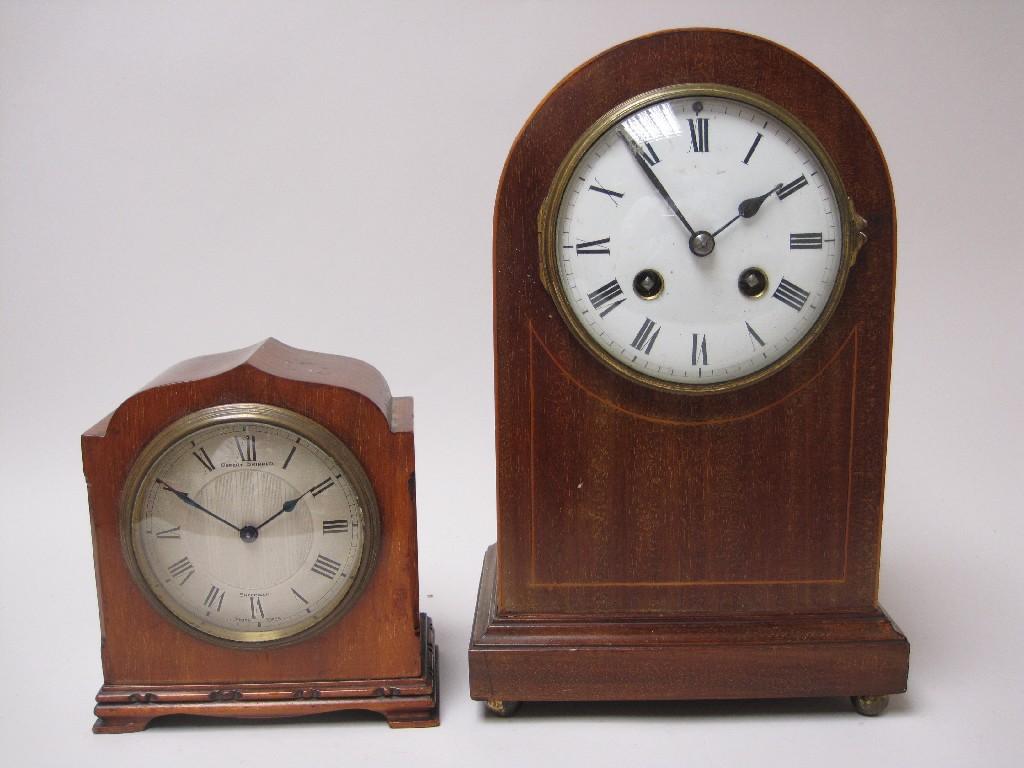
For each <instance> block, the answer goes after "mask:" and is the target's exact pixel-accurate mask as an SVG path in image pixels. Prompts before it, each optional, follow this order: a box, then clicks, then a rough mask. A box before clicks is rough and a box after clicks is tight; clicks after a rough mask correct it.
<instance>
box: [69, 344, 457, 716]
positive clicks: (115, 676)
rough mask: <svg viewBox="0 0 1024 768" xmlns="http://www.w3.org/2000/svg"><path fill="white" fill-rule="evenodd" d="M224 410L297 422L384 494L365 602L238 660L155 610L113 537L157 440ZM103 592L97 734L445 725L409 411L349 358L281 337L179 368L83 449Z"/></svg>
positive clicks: (407, 401)
mask: <svg viewBox="0 0 1024 768" xmlns="http://www.w3.org/2000/svg"><path fill="white" fill-rule="evenodd" d="M229 403H265V404H271V405H277V406H280V407H282V408H286V409H289V410H291V411H294V412H296V413H299V414H301V415H303V416H306V417H308V418H310V419H312V420H313V421H315V422H317V423H319V424H321V425H323V426H324V427H326V428H327V429H328V430H329V431H331V432H333V433H334V434H335V435H337V436H338V437H339V438H340V439H341V440H342V441H343V442H344V443H345V444H346V445H347V446H348V447H349V448H350V449H351V451H352V452H353V453H354V454H355V456H356V458H357V459H358V460H359V462H360V463H361V464H362V466H363V468H364V469H365V471H366V474H367V476H368V478H369V480H370V484H371V485H372V488H373V491H374V493H375V495H376V498H377V501H378V505H379V512H380V528H381V539H380V548H379V551H378V555H377V563H376V566H375V568H374V570H373V572H372V574H371V575H370V577H369V581H368V583H367V584H366V587H365V590H364V591H363V593H362V594H361V595H360V596H359V598H358V600H357V601H356V602H355V604H354V605H353V606H352V608H351V610H350V611H348V612H347V613H345V614H344V615H343V616H342V617H341V618H340V619H339V620H337V621H335V622H334V623H332V624H330V625H329V626H328V627H326V628H325V629H324V630H323V631H321V632H319V633H318V634H315V635H313V636H312V637H308V638H306V639H304V640H301V641H299V642H295V643H293V644H290V645H282V646H279V647H273V648H239V647H228V646H225V645H218V644H213V643H210V642H208V641H205V640H203V639H201V638H200V637H199V636H197V635H195V634H191V633H189V632H186V631H184V630H183V629H181V628H179V627H177V626H175V625H174V624H172V623H171V622H170V621H168V620H167V618H165V616H164V615H162V614H161V613H160V612H158V610H156V609H155V608H154V606H153V605H152V604H151V603H150V601H149V600H147V598H146V596H145V595H144V593H143V591H142V589H141V588H140V586H139V584H138V583H137V582H136V581H135V579H134V578H133V576H132V573H131V572H130V570H129V567H128V566H127V564H126V560H125V556H124V554H123V549H122V540H121V533H120V530H119V510H120V508H121V504H122V495H123V493H124V485H125V480H126V477H127V475H128V472H129V470H130V469H131V467H132V465H133V463H134V461H135V459H136V457H137V456H138V455H139V453H140V451H142V449H143V448H144V446H146V444H147V443H148V442H149V441H151V440H152V439H153V437H154V436H155V435H157V433H159V432H160V431H161V430H162V429H164V428H165V427H167V426H168V425H169V424H171V423H172V422H174V421H176V420H177V419H179V418H180V417H182V416H185V415H186V414H189V413H192V412H195V411H198V410H200V409H203V408H207V407H210V406H216V405H223V404H229ZM82 454H83V462H84V467H85V475H86V481H87V484H88V490H89V508H90V514H91V518H92V532H93V547H94V556H95V565H96V582H97V588H98V593H99V607H100V625H101V631H102V659H103V677H104V684H103V687H102V688H101V689H100V691H99V694H98V695H97V697H96V700H97V702H98V705H97V707H96V714H97V716H98V717H99V719H98V720H97V722H96V725H95V727H94V730H95V731H97V732H123V731H132V730H140V729H142V728H144V727H145V726H146V725H147V724H148V722H149V721H150V720H151V719H153V718H155V717H160V716H163V715H174V714H197V715H213V716H222V717H287V716H294V715H304V714H312V713H317V712H330V711H335V710H341V709H371V710H374V711H377V712H381V713H382V714H384V715H385V716H386V717H387V719H388V722H389V724H391V725H392V726H409V725H413V726H420V725H436V724H437V722H438V713H437V685H436V680H437V656H436V649H435V647H434V643H433V637H432V634H433V631H432V628H431V623H430V620H429V618H427V616H426V615H425V614H420V613H419V608H418V606H419V586H418V575H417V553H416V509H415V481H414V474H413V472H414V457H413V432H412V399H411V398H392V396H391V394H390V391H389V390H388V386H387V382H385V380H384V379H383V377H382V376H381V375H380V374H379V373H378V372H377V371H376V370H375V369H373V368H372V367H370V366H369V365H367V364H365V363H363V362H360V361H359V360H354V359H351V358H345V357H338V356H334V355H326V354H318V353H313V352H305V351H303V350H298V349H293V348H291V347H288V346H286V345H284V344H281V343H280V342H277V341H275V340H274V339H268V340H267V341H265V342H263V343H261V344H257V345H256V346H254V347H250V348H248V349H243V350H239V351H236V352H228V353H224V354H218V355H210V356H207V357H200V358H196V359H194V360H189V361H187V362H185V363H182V364H180V365H177V366H175V367H173V368H171V369H170V370H168V371H167V372H165V373H164V374H162V375H161V376H160V377H159V378H158V379H156V380H155V381H153V382H152V383H150V384H149V385H148V386H147V387H146V388H145V389H143V390H142V391H140V392H138V393H137V394H135V395H133V396H132V397H131V398H129V399H128V400H126V401H125V402H124V403H123V404H122V405H121V406H120V407H118V409H117V410H116V411H114V412H113V413H112V414H111V415H109V416H108V417H107V418H106V419H104V420H103V421H101V422H100V423H99V424H97V425H96V426H95V427H93V428H92V429H90V430H89V431H88V432H86V433H85V434H84V435H83V436H82Z"/></svg>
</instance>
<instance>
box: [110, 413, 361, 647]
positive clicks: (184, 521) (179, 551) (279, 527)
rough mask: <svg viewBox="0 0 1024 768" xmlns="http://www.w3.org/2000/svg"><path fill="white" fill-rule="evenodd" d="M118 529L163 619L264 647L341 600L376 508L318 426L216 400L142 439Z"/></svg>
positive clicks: (357, 579)
mask: <svg viewBox="0 0 1024 768" xmlns="http://www.w3.org/2000/svg"><path fill="white" fill-rule="evenodd" d="M123 535H124V541H125V543H126V548H127V550H128V555H129V562H131V563H133V564H134V569H135V571H136V574H137V576H138V577H139V580H140V582H141V583H142V584H143V585H144V587H145V589H146V591H147V593H148V594H149V595H150V596H151V597H152V598H153V600H154V601H155V602H156V603H157V604H158V606H159V607H161V608H162V609H164V610H165V611H166V612H168V613H169V614H170V615H171V616H173V617H174V618H175V619H176V620H177V621H179V622H180V623H181V624H183V625H185V626H186V627H187V628H188V629H189V630H191V631H195V632H200V633H203V634H204V635H206V636H210V637H212V638H216V639H219V640H222V641H227V642H233V643H243V644H245V643H249V644H253V643H257V644H265V643H268V642H275V641H277V642H280V641H285V640H290V639H295V638H298V637H299V636H302V635H304V634H305V633H308V632H311V631H313V630H315V629H317V628H319V627H322V626H324V625H325V624H326V623H329V622H330V621H332V620H333V619H335V618H337V617H338V616H339V615H340V614H341V613H343V612H344V610H345V608H346V607H347V606H348V605H350V604H351V603H352V601H353V599H354V598H355V597H356V596H357V595H358V592H359V589H360V587H361V586H362V584H363V583H364V582H365V579H366V576H367V574H368V572H369V570H370V568H371V566H372V564H373V559H374V553H375V550H376V544H377V512H376V502H375V500H374V497H373V493H372V491H371V490H370V486H369V483H368V481H367V480H366V477H365V474H364V473H363V470H362V468H361V467H360V465H359V464H358V462H357V461H356V460H355V458H354V457H353V456H352V454H351V453H350V451H349V450H348V448H347V447H346V446H344V445H343V444H342V443H341V442H340V441H339V440H338V439H337V438H336V437H334V436H333V435H331V434H330V433H328V432H327V431H326V430H324V429H323V428H322V427H320V426H318V425H317V424H315V423H313V422H311V421H309V420H308V419H305V418H303V417H301V416H299V415H298V414H295V413H292V412H290V411H287V410H284V409H281V408H273V407H270V406H261V405H245V404H240V405H233V406H222V407H215V408H210V409H206V410H204V411H200V412H197V413H195V414H192V415H190V416H189V417H188V418H187V419H185V420H183V421H180V422H178V423H176V424H174V425H172V426H171V427H169V428H168V429H167V430H165V431H164V432H163V433H162V434H161V435H160V436H158V437H157V439H156V440H154V441H153V443H151V444H150V446H149V447H148V448H147V450H146V452H145V453H144V454H143V456H142V457H141V458H140V459H139V461H138V462H137V463H136V466H135V470H134V471H133V475H132V477H131V479H130V482H129V492H128V495H127V498H126V502H125V508H124V513H123Z"/></svg>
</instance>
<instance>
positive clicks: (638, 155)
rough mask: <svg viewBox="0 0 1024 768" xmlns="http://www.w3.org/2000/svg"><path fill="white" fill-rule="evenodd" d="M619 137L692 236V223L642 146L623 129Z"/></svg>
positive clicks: (620, 130)
mask: <svg viewBox="0 0 1024 768" xmlns="http://www.w3.org/2000/svg"><path fill="white" fill-rule="evenodd" d="M619 136H621V137H622V140H623V141H624V142H626V146H627V147H629V152H630V154H631V155H633V159H634V160H636V162H637V164H638V165H639V166H640V169H641V170H642V171H643V172H644V175H645V176H647V178H648V179H649V180H650V182H651V184H653V185H654V188H655V189H656V190H658V194H660V195H661V196H662V197H663V198H665V202H666V203H668V207H669V208H671V209H672V213H674V214H675V215H676V218H678V219H679V220H680V221H681V222H683V226H684V227H686V231H687V232H689V233H690V234H691V235H692V234H693V227H691V226H690V222H688V221H687V220H686V217H685V216H683V212H682V211H680V210H679V206H678V205H676V204H675V201H674V200H673V199H672V196H671V195H670V194H669V193H668V190H667V189H665V186H664V185H663V184H662V183H661V181H660V180H659V179H658V177H657V176H656V175H655V173H654V171H653V169H652V168H651V166H649V165H648V164H647V160H645V159H644V154H643V150H641V149H640V145H639V144H637V143H636V141H634V140H633V137H632V136H630V135H629V134H627V133H626V132H625V131H624V130H622V129H621V128H620V129H619Z"/></svg>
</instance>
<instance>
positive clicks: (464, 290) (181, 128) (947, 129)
mask: <svg viewBox="0 0 1024 768" xmlns="http://www.w3.org/2000/svg"><path fill="white" fill-rule="evenodd" d="M1022 7H1024V6H1022V5H1021V4H1018V3H1010V2H1005V3H999V2H962V3H948V2H946V3H925V2H915V3H899V2H894V1H893V0H888V1H886V2H874V1H871V2H868V1H866V0H862V1H860V2H849V1H848V0H844V1H843V2H834V3H825V2H821V3H804V2H783V1H782V0H775V2H770V3H768V2H765V3H755V2H724V1H723V0H719V1H718V2H713V3H708V2H701V3H698V2H689V1H688V0H671V1H670V2H650V3H638V2H629V1H628V0H616V1H615V2H593V3H582V2H564V3H544V2H517V1H515V0H503V2H500V3H484V2H479V3H469V2H463V3H456V2H446V3H440V2H435V3H426V2H424V3H413V2H405V3H344V2H335V3H314V2H301V3H266V2H263V3H241V2H238V3H231V2H214V3H200V2H184V3H173V4H171V3H158V2H125V3H114V2H93V3H72V2H67V3H47V2H34V3H33V2H13V1H11V0H6V1H5V2H2V3H0V364H2V366H3V367H2V377H0V436H2V440H0V487H2V488H3V503H2V504H0V622H2V623H0V659H2V665H3V666H2V668H0V673H2V676H0V683H2V687H0V757H2V758H3V762H4V764H5V765H8V766H19V767H20V766H27V765H62V766H63V765H76V766H81V765H100V764H103V765H113V764H124V765H127V764H129V763H130V764H135V765H143V764H144V765H152V766H157V765H175V766H178V767H179V768H180V767H181V766H185V765H206V764H211V765H212V764H214V763H216V764H220V765H224V764H229V765H233V764H244V765H347V766H354V765H359V764H367V763H369V762H371V761H372V763H373V764H375V765H397V764H412V763H413V762H416V763H421V762H422V763H425V764H427V765H449V764H461V763H475V764H486V765H490V766H500V765H544V764H556V763H557V764H564V763H566V762H572V763H581V764H582V763H583V762H585V761H587V762H592V763H593V764H594V765H625V764H629V765H633V764H643V765H658V764H669V763H671V764H686V765H695V766H698V765H699V766H715V765H744V764H749V763H756V764H758V765H760V766H768V765H772V764H774V763H781V762H783V761H785V762H786V763H787V764H795V765H801V764H803V765H810V764H824V763H827V764H829V765H851V766H852V765H877V764H892V765H929V766H931V765H985V766H994V765H1020V764H1021V761H1022V760H1024V748H1022V743H1024V736H1022V734H1021V725H1022V722H1024V695H1022V694H1024V676H1022V662H1021V655H1020V652H1019V651H1020V643H1021V637H1022V634H1024V618H1022V600H1021V592H1022V587H1024V584H1022V581H1024V579H1022V572H1024V568H1022V566H1021V561H1020V551H1021V540H1022V536H1024V523H1022V510H1021V502H1020V496H1021V494H1020V478H1021V474H1022V466H1021V464H1022V461H1021V460H1022V453H1024V452H1022V450H1021V448H1022V445H1021V444H1022V438H1021V431H1022V430H1021V427H1022V418H1021V417H1022V406H1021V401H1020V392H1021V375H1022V372H1024V364H1022V360H1021V352H1022V343H1021V338H1022V335H1024V322H1022V315H1024V308H1022V306H1021V305H1022V302H1021V298H1020V297H1021V295H1022V288H1024V268H1022V262H1024V252H1022V248H1021V246H1020V241H1019V239H1018V238H1017V236H1018V235H1019V232H1020V220H1021V199H1022V195H1024V181H1022V174H1021V171H1022V170H1024V169H1022V162H1021V145H1022V140H1024V129H1022V116H1024V108H1022V105H1021V99H1022V96H1024V89H1022V86H1021V84H1020V77H1021V74H1022V70H1024V65H1022V64H1024V63H1022V55H1021V48H1020V45H1021V43H1020V40H1021V38H1022V36H1024V12H1022ZM699 25H707V26H722V27H731V28H736V29H740V30H744V31H749V32H754V33H757V34H761V35H764V36H766V37H769V38H772V39H774V40H776V41H778V42H781V43H783V44H785V45H787V46H789V47H791V48H792V49H793V50H795V51H797V52H799V53H800V54H802V55H804V56H806V57H807V58H809V59H810V60H811V61H813V62H814V63H816V64H817V65H818V66H820V67H821V68H822V69H823V70H824V71H825V72H826V73H828V74H829V75H830V76H831V77H832V78H834V79H835V80H836V81H837V82H838V83H839V84H840V86H842V87H843V88H844V89H845V90H846V91H847V93H848V94H849V95H850V96H851V97H852V98H853V100H854V101H855V102H856V103H857V104H858V105H859V106H860V108H861V110H862V111H863V112H864V114H865V115H866V117H867V119H868V120H869V122H870V123H871V124H872V125H873V126H874V129H875V131H876V133H877V135H878V138H879V140H880V142H881V145H882V147H883V149H884V150H885V152H886V155H887V158H888V161H889V164H890V168H891V171H892V175H893V179H894V182H895V189H896V197H897V208H898V211H899V217H900V218H899V225H900V230H899V246H900V247H899V284H898V295H897V308H896V309H897V311H896V331H895V357H894V365H893V380H892V409H891V420H890V432H889V461H888V471H889V475H888V492H887V497H886V509H885V511H886V521H885V537H884V546H883V564H882V574H881V578H882V582H881V601H882V603H883V605H885V607H886V608H887V609H888V610H889V611H890V612H891V614H892V615H893V616H894V617H895V619H896V621H897V622H898V623H899V624H900V625H901V627H902V628H903V629H904V631H906V633H907V634H908V636H909V637H910V640H911V645H912V648H913V653H912V658H911V672H910V692H909V693H908V694H907V695H905V696H900V697H894V700H893V703H892V706H891V707H890V711H889V713H888V714H887V715H885V716H884V717H882V718H879V719H875V720H869V719H866V718H861V717H858V716H856V715H854V714H852V713H850V712H849V711H848V709H847V705H846V704H845V703H844V702H836V701H825V702H791V703H781V704H765V703H738V704H710V705H709V704H700V705H694V704H659V705H646V704H645V705H632V706H623V705H574V706H568V705H565V706H563V705H558V706H555V705H546V706H533V707H527V708H524V710H523V711H522V712H521V713H520V714H519V715H518V716H517V717H516V718H515V719H513V720H510V721H501V720H496V719H492V718H485V717H484V715H483V712H482V710H481V705H479V704H477V703H474V702H471V701H470V700H469V698H468V693H467V690H468V688H467V672H466V655H465V654H466V646H467V643H468V638H469V628H470V619H471V615H472V610H473V604H474V596H475V592H476V587H477V580H478V576H479V566H480V560H481V557H482V555H483V551H484V548H485V546H486V545H487V544H489V543H491V542H492V541H493V540H494V538H495V510H494V459H493V456H494V454H493V395H492V392H493V389H492V384H493V381H492V378H493V377H492V348H491V212H492V210H491V209H492V203H493V198H494V192H495V189H496V185H497V182H498V176H499V173H500V171H501V167H502V163H503V162H504V158H505V154H506V152H507V151H508V148H509V146H510V145H511V143H512V140H513V138H514V136H515V134H516V132H517V131H518V130H519V128H520V126H521V125H522V123H523V122H524V121H525V119H526V118H527V116H528V115H529V114H530V112H531V110H532V109H533V108H534V106H535V105H536V104H537V102H538V101H539V100H540V99H541V98H542V97H543V96H544V94H545V93H546V92H547V91H548V89H549V88H551V87H552V86H553V85H554V84H555V83H556V82H558V80H559V79H560V78H562V77H563V76H564V75H565V74H566V73H568V72H569V71H570V70H571V69H572V68H573V67H575V66H577V65H578V64H580V63H581V62H583V61H584V60H586V59H587V58H589V57H591V56H592V55H594V54H597V53H598V52H600V51H602V50H604V49H605V48H607V47H609V46H611V45H613V44H615V43H618V42H621V41H623V40H626V39H628V38H631V37H634V36H636V35H639V34H643V33H647V32H651V31H654V30H657V29H662V28H667V27H673V26H699ZM270 335H273V336H276V337H277V338H279V339H281V340H282V341H285V342H286V343H289V344H292V345H295V346H300V347H304V348H307V349H314V350H319V351H325V352H336V353H342V354H346V355H351V356H355V357H359V358H363V359H365V360H367V361H369V362H371V363H372V364H374V365H375V366H377V367H378V368H379V369H380V370H381V371H382V372H383V373H384V375H385V376H386V377H387V378H388V380H389V381H390V383H391V386H392V390H393V391H394V392H395V393H396V394H399V395H406V394H411V395H414V396H415V397H416V440H417V450H418V464H417V479H418V490H419V509H420V521H419V522H420V526H419V528H420V545H421V546H420V568H421V583H422V604H423V608H424V609H425V610H427V611H428V612H429V613H430V614H431V615H432V616H433V618H434V620H435V622H436V624H437V627H438V636H439V642H440V645H441V653H442V665H443V666H442V673H443V681H442V691H443V707H442V718H443V724H442V727H441V728H436V729H428V730H418V731H391V730H389V729H388V728H387V726H386V725H384V723H383V722H382V721H380V720H378V719H377V718H376V717H374V716H369V715H368V716H359V715H356V716H347V717H346V716H343V717H336V718H334V719H333V720H331V721H329V722H324V721H315V722H309V721H306V722H303V721H293V722H291V723H283V724H270V725H259V724H251V723H250V724H245V723H230V724H225V723H219V722H214V723H197V722H195V721H191V722H186V723H184V724H178V725H163V726H161V725H159V724H156V725H154V726H153V727H151V728H150V730H148V731H146V732H144V733H142V734H136V735H128V736H93V735H92V734H91V733H90V730H89V729H90V726H91V725H92V720H93V718H92V715H91V708H92V703H93V702H92V699H93V696H94V694H95V692H96V689H97V688H98V687H99V685H100V684H101V682H102V676H101V670H100V661H99V629H98V621H97V612H96V597H95V591H94V582H93V571H92V559H91V546H90V542H89V526H88V511H87V504H86V496H85V485H84V482H83V479H82V474H81V463H80V455H79V444H78V435H79V434H80V433H81V432H82V431H84V430H85V429H86V428H88V427H89V426H91V425H92V424H93V423H94V422H95V421H97V420H98V419H100V418H101V417H102V416H103V415H104V414H106V413H107V412H109V411H110V410H112V409H113V408H114V407H116V406H117V404H118V403H120V402H121V401H122V400H123V399H124V398H126V397H127V396H128V395H130V394H131V393H132V392H133V391H134V390H136V389H137V388H139V387H141V386H142V385H143V384H145V383H146V382H147V381H148V380H149V379H151V378H152V377H154V376H155V375H156V374H158V373H159V372H160V371H162V370H163V369H164V368H166V367H168V366H169V365H171V364H172V363H175V362H177V361H179V360H181V359H184V358H188V357H192V356H195V355H199V354H205V353H211V352H218V351H224V350H229V349H235V348H238V347H242V346H246V345H249V344H252V343H254V342H255V341H257V340H260V339H262V338H265V337H267V336H270Z"/></svg>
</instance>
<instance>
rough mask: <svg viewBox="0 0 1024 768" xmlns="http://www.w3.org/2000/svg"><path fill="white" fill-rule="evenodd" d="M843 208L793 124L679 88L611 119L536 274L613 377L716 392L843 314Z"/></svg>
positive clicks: (572, 159)
mask: <svg viewBox="0 0 1024 768" xmlns="http://www.w3.org/2000/svg"><path fill="white" fill-rule="evenodd" d="M849 219H850V213H849V209H848V201H847V198H846V196H845V193H844V191H843V188H842V183H841V181H840V179H839V176H838V173H837V172H836V170H835V168H834V166H833V164H832V162H831V161H830V160H829V158H828V156H827V154H826V153H825V151H824V149H823V148H822V147H821V146H820V145H819V144H818V142H817V141H816V140H815V138H814V137H813V135H812V134H811V133H810V132H809V131H808V130H807V129H806V128H804V127H803V126H802V125H801V124H800V123H799V122H798V121H797V120H796V118H794V117H793V116H791V115H789V114H788V113H786V112H785V111H784V110H782V109H781V108H779V107H778V106H776V105H774V104H772V103H770V102H767V101H766V100H764V99H762V98H760V97H758V96H756V95H754V94H750V93H747V92H745V91H741V90H738V89H734V88H727V87H724V86H708V85H691V86H672V87H668V88H663V89H659V90H658V91H654V92H651V93H648V94H644V95H642V96H639V97H637V98H635V99H632V100H631V101H629V102H627V103H625V104H623V105H620V106H619V107H617V108H616V109H614V110H612V111H611V112H610V113H608V114H607V115H605V116H604V117H603V118H602V119H601V120H599V121H598V122H597V123H596V124H595V125H594V126H592V127H591V129H590V130H588V131H587V132H586V133H585V134H584V136H582V137H581V139H580V140H579V141H578V142H577V143H576V145H575V147H574V148H573V150H572V151H571V152H570V154H569V156H568V157H567V158H566V160H565V161H564V162H563V163H562V167H561V168H560V170H559V172H558V175H557V176H556V179H555V182H554V184H553V185H552V189H551V191H550V193H549V195H548V198H547V200H546V201H545V204H544V208H543V210H542V213H541V235H542V238H543V246H544V247H543V248H542V254H543V256H542V258H543V261H544V264H543V265H542V267H543V274H544V275H545V278H546V280H545V282H546V285H547V286H548V289H549V291H550V292H551V293H552V296H553V297H554V299H555V301H556V304H557V305H558V307H559V310H560V312H561V314H562V316H563V317H564V318H565V320H566V321H567V322H568V324H569V326H570V327H571V328H572V330H573V332H574V333H575V335H576V336H577V338H579V339H580V341H582V342H583V343H584V344H585V345H586V346H587V348H588V349H590V351H591V352H593V353H594V354H595V355H596V356H597V357H598V359H600V360H601V361H602V362H603V363H605V364H606V365H608V366H609V367H611V368H613V369H614V370H616V371H618V372H619V373H620V374H622V375H624V376H626V377H628V378H630V379H633V380H635V381H638V382H640V383H643V384H646V385H648V386H653V387H656V388H660V389H668V390H675V391H684V392H713V391H719V390H723V389H729V388H734V387H738V386H742V385H745V384H749V383H751V382H753V381H757V380H759V379H761V378H764V377H765V376H768V375H770V374H771V373H773V372H774V371H775V370H777V369H778V368H780V367H782V366H783V365H785V364H786V363H788V362H789V361H790V360H792V359H793V357H795V356H796V355H797V354H798V353H799V352H800V351H801V350H802V349H803V348H804V346H806V344H808V343H809V342H810V341H811V340H812V339H813V338H814V337H815V336H816V335H817V333H818V332H819V331H820V330H821V328H822V327H823V326H824V324H825V323H826V322H827V320H828V318H829V316H830V315H831V313H832V311H833V310H834V308H835V306H836V304H837V302H838V301H839V298H840V295H841V293H842V289H843V286H844V283H845V279H846V273H847V270H848V268H849V266H850V263H851V262H852V251H851V247H850V242H849V240H850V238H849V229H850V227H849Z"/></svg>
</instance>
